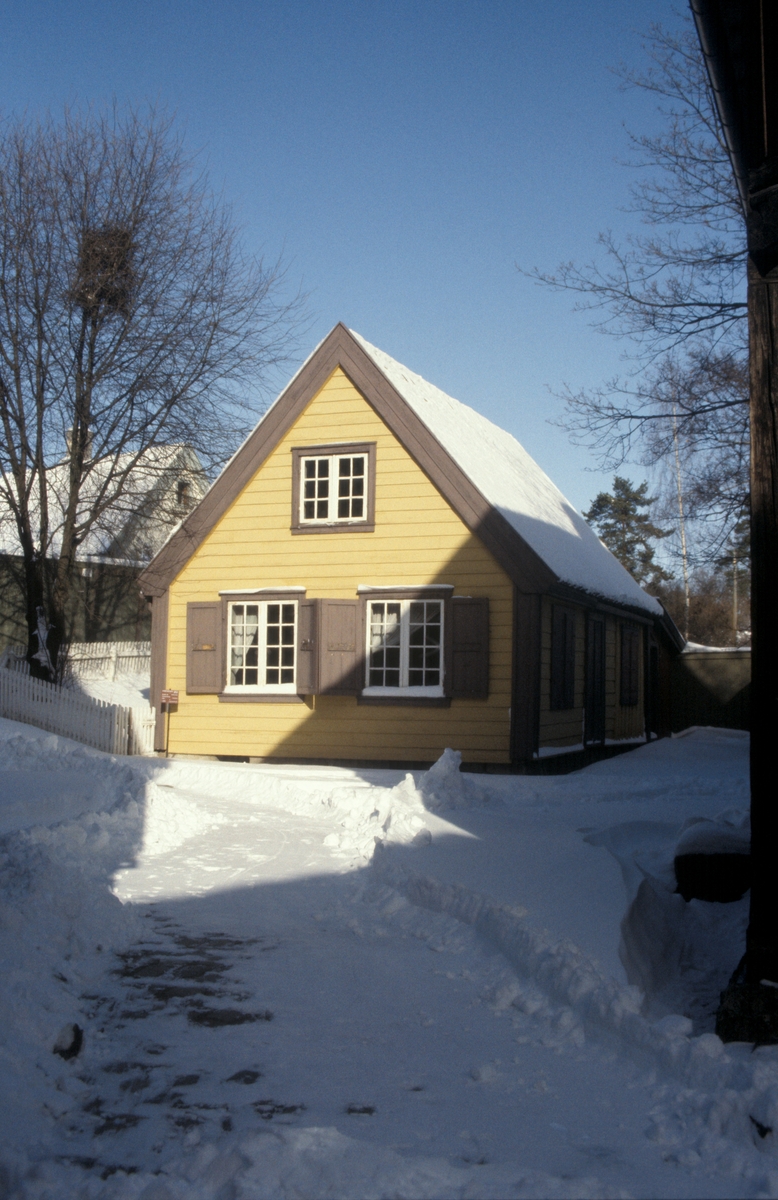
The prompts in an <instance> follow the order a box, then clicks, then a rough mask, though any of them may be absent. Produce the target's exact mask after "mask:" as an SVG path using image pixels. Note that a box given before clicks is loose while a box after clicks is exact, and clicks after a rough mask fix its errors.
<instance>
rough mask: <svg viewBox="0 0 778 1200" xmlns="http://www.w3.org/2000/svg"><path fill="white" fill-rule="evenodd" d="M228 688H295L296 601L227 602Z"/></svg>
mask: <svg viewBox="0 0 778 1200" xmlns="http://www.w3.org/2000/svg"><path fill="white" fill-rule="evenodd" d="M229 629H230V643H229V655H228V666H227V689H226V690H227V691H244V690H246V689H251V690H252V691H257V692H294V690H295V682H296V662H295V647H296V645H297V636H296V635H297V602H296V601H295V600H288V601H278V600H260V601H258V602H257V603H240V604H237V603H236V604H230V606H229Z"/></svg>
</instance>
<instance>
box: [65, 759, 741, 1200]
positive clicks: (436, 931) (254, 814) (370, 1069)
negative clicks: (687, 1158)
mask: <svg viewBox="0 0 778 1200" xmlns="http://www.w3.org/2000/svg"><path fill="white" fill-rule="evenodd" d="M387 782H389V780H387ZM392 782H393V780H392ZM179 794H181V793H179ZM195 798H196V800H197V803H198V804H200V805H202V804H203V803H204V797H203V796H202V795H201V794H200V795H196V797H195ZM210 813H211V815H212V817H213V818H214V824H213V825H212V827H211V828H210V829H209V830H208V831H206V832H203V833H201V834H199V835H198V836H195V837H192V838H190V839H188V840H187V841H186V842H184V844H182V845H180V846H178V847H176V848H175V849H173V850H171V851H170V852H169V853H167V854H156V855H152V856H150V857H147V858H146V859H145V861H144V859H143V858H141V861H140V862H139V864H138V865H137V866H136V867H134V868H132V869H129V870H126V871H123V872H122V873H121V874H120V875H119V876H118V878H117V880H116V890H117V893H118V895H119V896H120V898H122V899H123V900H124V901H134V902H136V903H138V904H139V905H142V906H143V910H144V912H145V915H146V916H147V918H148V929H149V934H148V938H147V939H144V943H143V944H142V945H139V946H138V947H137V948H136V954H137V957H136V958H133V959H131V960H129V965H130V968H133V967H135V968H139V970H140V972H141V973H140V975H135V976H133V975H131V976H130V978H120V979H118V980H117V981H116V984H115V987H114V988H110V989H107V991H106V994H105V996H104V997H101V998H100V999H99V1000H98V1001H96V1003H95V1015H96V1017H99V1018H100V1019H101V1020H102V1021H103V1035H104V1036H103V1037H102V1038H101V1039H99V1043H98V1045H97V1046H96V1047H93V1048H92V1049H91V1051H90V1053H89V1056H88V1067H89V1070H90V1073H91V1074H92V1075H93V1076H94V1079H95V1083H94V1085H93V1086H92V1092H93V1093H94V1094H93V1095H92V1094H91V1093H90V1100H89V1101H88V1102H87V1107H89V1105H90V1104H91V1106H92V1108H93V1110H94V1111H93V1114H92V1117H91V1118H90V1117H89V1116H87V1117H85V1118H82V1128H83V1130H84V1134H85V1135H89V1136H91V1143H92V1153H93V1154H94V1153H95V1152H96V1153H97V1157H98V1162H97V1164H96V1166H95V1168H93V1169H94V1170H98V1169H103V1170H104V1169H105V1167H106V1166H120V1167H123V1168H125V1169H131V1168H135V1169H136V1170H138V1169H139V1174H140V1177H141V1178H144V1177H145V1176H146V1173H147V1172H149V1171H151V1170H161V1171H162V1175H161V1176H160V1177H159V1178H160V1179H165V1178H166V1176H167V1177H168V1185H169V1186H172V1181H173V1179H174V1178H176V1177H177V1176H178V1175H179V1173H180V1170H181V1168H180V1164H179V1163H178V1162H177V1160H178V1158H179V1157H180V1155H181V1154H182V1152H183V1154H184V1157H185V1158H189V1159H191V1161H192V1164H193V1165H194V1162H195V1161H196V1155H197V1153H198V1151H197V1147H198V1145H202V1144H207V1143H213V1144H214V1145H215V1146H216V1147H217V1148H218V1150H219V1152H220V1154H219V1157H220V1159H221V1158H223V1157H224V1155H228V1154H229V1153H230V1152H231V1150H232V1149H234V1148H236V1147H238V1148H239V1147H240V1146H241V1145H243V1144H244V1140H245V1138H246V1137H247V1136H248V1135H250V1134H251V1132H252V1131H257V1130H262V1131H264V1133H265V1136H267V1135H268V1133H269V1131H270V1130H283V1131H287V1132H288V1133H289V1134H290V1136H291V1131H297V1133H296V1135H295V1136H297V1134H300V1135H301V1131H304V1130H310V1129H312V1128H313V1129H318V1130H325V1131H327V1136H328V1137H330V1138H331V1137H332V1136H334V1131H337V1133H339V1134H340V1135H344V1136H345V1137H347V1138H349V1139H353V1140H355V1142H356V1143H357V1149H358V1148H359V1146H361V1147H362V1149H361V1151H360V1154H359V1156H361V1158H362V1159H365V1160H366V1161H368V1162H370V1161H372V1158H373V1156H374V1154H375V1153H377V1152H378V1150H379V1148H383V1149H389V1150H391V1151H394V1152H396V1153H397V1154H399V1155H400V1156H401V1157H403V1158H408V1159H411V1160H412V1161H413V1162H416V1163H417V1165H418V1166H421V1162H420V1161H419V1156H423V1159H424V1161H425V1162H426V1160H428V1159H434V1160H442V1164H441V1162H440V1161H439V1162H438V1165H437V1166H434V1167H433V1164H431V1163H428V1164H427V1166H426V1168H425V1169H426V1170H427V1172H428V1173H430V1176H431V1177H430V1179H428V1181H427V1184H426V1188H427V1189H431V1190H425V1191H424V1192H423V1194H424V1195H441V1196H442V1195H453V1194H459V1189H460V1188H461V1189H462V1192H461V1194H463V1195H470V1196H489V1195H493V1194H496V1193H499V1194H505V1195H513V1194H515V1195H525V1194H527V1195H535V1194H537V1195H546V1194H549V1195H550V1194H560V1195H568V1194H569V1195H571V1196H578V1195H581V1196H583V1195H613V1196H615V1195H622V1194H628V1195H633V1196H640V1195H647V1194H651V1195H655V1196H695V1195H699V1193H700V1175H699V1173H695V1174H692V1173H690V1172H688V1171H687V1170H685V1169H684V1168H683V1167H681V1166H680V1165H679V1164H678V1163H671V1164H668V1163H666V1162H664V1161H663V1159H662V1157H661V1154H660V1152H659V1149H658V1148H657V1147H656V1146H655V1145H654V1144H652V1143H651V1142H650V1141H648V1140H647V1139H646V1136H645V1131H646V1127H647V1126H648V1124H649V1113H650V1110H651V1108H652V1107H653V1105H654V1103H655V1095H654V1089H653V1087H652V1086H651V1081H650V1080H647V1079H646V1078H645V1072H643V1073H641V1069H640V1067H639V1066H637V1065H635V1064H632V1063H630V1062H629V1060H624V1059H618V1058H617V1057H616V1056H615V1055H613V1054H612V1053H609V1052H608V1051H607V1049H604V1048H603V1047H602V1046H598V1045H587V1044H586V1043H585V1041H584V1038H583V1034H582V1031H581V1029H580V1026H579V1025H578V1024H577V1023H576V1022H574V1021H573V1020H571V1017H570V1014H569V1011H567V1012H566V1011H565V1010H564V1009H563V1008H559V1007H555V1006H554V1005H552V1004H549V1003H548V1001H546V1000H544V998H543V996H542V994H541V993H536V994H534V993H533V991H532V989H531V988H530V989H529V990H528V991H527V994H526V1003H525V1004H524V1008H525V1011H524V1012H521V1011H519V1010H517V1009H516V1008H514V1007H510V1000H511V999H512V998H513V999H515V989H514V990H513V991H512V990H511V983H510V975H511V973H510V972H509V971H507V970H506V966H505V962H504V961H503V959H502V958H501V956H499V955H497V954H495V953H494V952H490V951H489V949H488V948H486V947H484V946H482V945H480V944H479V942H478V940H477V937H476V935H475V934H474V933H473V932H472V931H471V930H469V929H468V928H467V927H463V926H462V925H460V924H459V923H458V922H456V921H454V920H452V919H451V918H450V917H447V916H444V915H438V916H435V915H433V914H431V913H428V912H424V911H422V910H419V909H417V908H414V907H413V906H412V905H409V904H408V903H407V902H406V901H404V900H403V899H402V898H401V897H400V896H398V894H397V893H396V892H394V891H392V890H391V889H387V888H383V887H381V886H380V884H377V883H376V882H375V880H374V879H373V878H372V872H371V871H370V870H369V869H361V870H359V869H358V870H353V869H352V870H349V869H345V870H344V864H343V861H342V860H341V859H339V858H337V857H334V856H333V853H332V852H331V851H330V850H329V849H328V848H327V847H326V846H325V845H324V840H325V838H327V837H328V836H329V835H330V834H331V832H332V821H331V819H330V818H328V817H324V818H322V819H313V818H311V817H304V816H302V815H300V814H292V813H289V812H287V811H284V810H278V809H272V808H265V809H263V808H261V807H256V806H255V805H252V804H251V803H249V802H247V801H245V800H242V799H241V797H240V795H239V794H237V793H236V795H235V797H234V799H233V801H227V800H225V799H223V798H222V799H220V800H213V801H212V802H211V804H210ZM155 897H160V898H159V899H157V900H156V902H155V903H153V904H149V903H148V901H149V900H151V899H152V898H155ZM162 897H164V898H162ZM213 935H221V937H222V939H223V938H224V937H225V936H226V938H227V939H233V940H234V944H232V945H230V944H229V942H224V941H223V940H222V941H219V940H218V938H217V940H216V941H213V942H210V943H209V941H208V939H209V938H212V937H213ZM209 945H210V946H211V949H210V950H209V948H208V947H209ZM187 946H189V947H190V949H189V950H187ZM198 948H199V949H198ZM209 953H210V954H212V955H213V956H214V957H215V958H216V959H217V960H218V961H219V962H220V963H222V964H224V966H223V968H215V977H214V978H213V979H212V980H211V981H210V983H207V981H206V983H207V986H208V988H210V989H211V992H212V994H210V995H209V994H206V995H202V994H200V995H196V994H191V995H190V996H181V997H176V996H171V997H170V998H168V999H161V998H160V997H161V995H162V993H161V992H160V990H159V989H160V988H164V986H165V985H168V986H172V988H173V989H174V990H175V988H176V987H178V988H181V987H182V985H183V986H184V987H186V986H192V980H191V978H189V980H188V984H187V976H186V963H187V962H189V961H192V960H193V959H196V958H197V956H198V955H200V956H201V957H202V956H203V955H206V956H207V955H208V954H209ZM144 955H145V958H144ZM187 956H188V957H187ZM144 962H146V963H148V962H151V963H152V965H153V964H154V962H156V963H157V964H159V963H160V962H161V963H162V965H165V964H167V967H168V969H167V970H166V972H165V973H164V974H163V975H160V974H155V975H152V976H149V975H147V974H144V973H143V971H144V967H143V964H144ZM181 964H183V966H182V965H181ZM155 969H156V968H155ZM182 971H183V975H182V974H181V972H182ZM195 983H197V981H195ZM149 986H151V987H152V988H156V989H157V991H156V995H155V994H154V993H153V992H150V991H149ZM192 1002H194V1003H196V1004H197V1003H202V1004H204V1006H205V1008H206V1009H213V1010H214V1011H217V1012H218V1011H221V1010H224V1009H226V1010H229V1009H233V1010H235V1011H239V1012H244V1013H246V1014H256V1013H259V1014H264V1013H266V1012H272V1014H273V1019H272V1020H271V1021H265V1020H262V1019H259V1020H256V1021H252V1022H250V1023H246V1024H241V1025H235V1026H226V1027H219V1026H217V1027H216V1028H209V1027H207V1026H199V1025H196V1024H194V1023H193V1022H192V1020H191V1017H189V1016H188V1014H190V1013H193V1014H194V1015H195V1016H196V1015H197V1011H198V1010H197V1009H192V1008H188V1007H187V1006H188V1005H189V1004H190V1003H192ZM533 1010H534V1013H533ZM200 1011H202V1009H201V1010H200ZM146 1013H147V1014H148V1015H141V1014H146ZM531 1014H533V1015H531ZM216 1019H218V1018H216ZM122 1064H131V1065H130V1066H127V1067H126V1068H125V1067H123V1066H122ZM241 1072H244V1073H245V1072H249V1073H251V1074H253V1073H258V1077H257V1078H255V1079H253V1080H251V1081H250V1082H247V1083H241V1082H238V1081H237V1080H235V1079H233V1081H231V1082H230V1081H229V1080H230V1077H233V1076H236V1075H238V1076H240V1073H241ZM195 1076H197V1078H196V1079H195V1078H194V1077H195ZM242 1078H244V1079H251V1075H246V1074H244V1075H243V1076H242ZM177 1080H178V1081H179V1083H178V1085H177V1083H176V1081H177ZM181 1080H184V1081H185V1082H184V1083H181V1082H180V1081H181ZM136 1089H137V1090H136ZM349 1108H353V1109H357V1110H360V1109H361V1110H365V1111H363V1112H352V1113H349V1111H348V1110H349ZM295 1109H296V1110H297V1111H294V1110H295ZM285 1110H288V1111H285ZM367 1110H374V1111H372V1112H368V1111H367ZM122 1114H125V1116H122ZM126 1114H130V1115H129V1117H127V1115H126ZM112 1117H115V1118H116V1120H115V1121H114V1122H113V1125H114V1126H115V1128H114V1127H112V1123H111V1118H112ZM136 1117H137V1118H140V1119H139V1121H138V1123H137V1124H134V1125H133V1124H132V1121H133V1120H134V1119H135V1118H136ZM123 1126H127V1127H125V1128H123ZM94 1129H98V1130H102V1132H101V1133H99V1134H98V1135H97V1137H95V1136H94V1132H93V1131H94ZM366 1144H369V1145H372V1147H373V1148H374V1149H373V1151H370V1150H369V1145H366ZM241 1153H244V1154H245V1146H244V1149H243V1151H242V1152H241ZM351 1153H352V1155H353V1154H354V1147H352V1149H351ZM171 1160H172V1161H171ZM443 1164H445V1165H446V1169H445V1170H443ZM374 1167H375V1164H373V1166H372V1167H371V1170H373V1169H374ZM246 1170H248V1168H247V1167H244V1168H243V1170H236V1172H235V1181H236V1183H237V1181H238V1180H239V1179H241V1178H242V1177H243V1174H244V1173H245V1171H246ZM441 1171H443V1173H442V1174H441ZM495 1172H496V1173H495ZM506 1172H507V1174H506ZM528 1172H529V1173H532V1172H540V1173H542V1175H541V1177H539V1178H538V1179H536V1180H535V1182H534V1183H533V1182H532V1179H533V1177H532V1175H531V1174H530V1175H529V1176H528V1175H527V1173H528ZM113 1178H114V1180H115V1182H114V1184H113V1186H112V1193H113V1189H114V1188H115V1189H117V1191H116V1194H121V1195H125V1194H126V1195H135V1194H140V1192H139V1191H138V1190H137V1189H138V1184H139V1182H140V1180H139V1179H138V1177H137V1176H135V1177H134V1176H130V1177H128V1178H127V1179H126V1180H125V1181H124V1182H121V1183H120V1177H117V1176H114V1177H113ZM136 1180H137V1183H136ZM511 1180H513V1181H514V1186H513V1187H512V1186H511ZM522 1181H523V1182H522ZM245 1182H246V1186H247V1187H248V1177H247V1178H246V1181H245ZM340 1186H341V1187H344V1186H345V1182H344V1181H343V1180H341V1183H340ZM361 1186H363V1187H364V1186H365V1184H362V1185H361ZM410 1186H411V1189H412V1190H411V1191H409V1192H405V1191H399V1192H398V1193H397V1194H399V1195H415V1194H422V1193H421V1192H419V1193H417V1192H416V1191H415V1190H413V1189H415V1188H418V1187H419V1186H421V1185H420V1182H419V1180H418V1179H417V1180H416V1182H415V1183H414V1184H412V1185H410ZM527 1187H529V1188H531V1189H532V1188H534V1189H536V1190H526V1189H527ZM506 1189H509V1190H506ZM559 1189H561V1190H559ZM704 1190H705V1192H706V1194H708V1195H710V1196H715V1195H720V1196H725V1195H733V1194H734V1193H733V1192H732V1190H731V1181H724V1180H713V1179H706V1181H705V1188H704ZM171 1194H176V1195H177V1194H178V1192H177V1191H176V1192H175V1193H171ZM204 1194H205V1195H209V1196H210V1195H211V1194H212V1193H211V1192H210V1191H207V1190H206V1192H204ZM213 1194H215V1193H213ZM239 1194H244V1193H242V1192H240V1193H239ZM245 1194H246V1195H254V1194H255V1193H254V1192H253V1191H251V1190H247V1191H246V1192H245ZM256 1194H259V1193H256ZM262 1194H264V1193H262ZM269 1194H273V1193H272V1192H271V1193H269ZM277 1194H286V1193H285V1192H281V1193H277ZM290 1194H292V1193H290ZM302 1194H305V1195H311V1196H316V1195H318V1194H320V1193H318V1192H317V1190H316V1188H315V1187H314V1190H313V1191H311V1192H303V1193H302ZM326 1194H330V1193H329V1192H327V1193H326ZM332 1194H337V1186H336V1187H335V1190H334V1191H333V1193H332ZM360 1194H363V1193H362V1192H361V1191H360V1185H359V1184H357V1185H356V1191H355V1192H354V1195H357V1196H358V1195H360ZM364 1194H365V1195H367V1194H373V1193H372V1192H364ZM376 1194H385V1193H383V1192H379V1193H376Z"/></svg>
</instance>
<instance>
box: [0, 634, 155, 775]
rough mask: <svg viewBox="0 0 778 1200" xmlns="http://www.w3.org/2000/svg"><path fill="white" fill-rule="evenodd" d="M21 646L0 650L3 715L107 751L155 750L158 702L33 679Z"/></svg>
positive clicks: (0, 707)
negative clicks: (109, 699)
mask: <svg viewBox="0 0 778 1200" xmlns="http://www.w3.org/2000/svg"><path fill="white" fill-rule="evenodd" d="M120 644H121V643H120ZM18 649H19V648H18V647H9V648H7V649H6V650H5V651H4V652H3V653H2V655H0V716H2V717H7V718H8V719H9V720H12V721H25V722H26V723H27V724H28V725H37V726H38V728H39V729H46V730H48V732H49V733H58V734H61V735H62V736H63V737H70V738H74V739H75V740H76V741H77V742H83V743H84V744H85V745H87V746H93V747H94V748H95V750H105V751H106V753H108V754H152V753H153V751H154V723H155V713H154V709H153V708H147V709H142V708H124V707H123V706H122V705H120V704H108V703H106V701H105V700H94V699H92V697H91V696H84V695H80V694H79V693H78V692H75V691H73V690H72V689H71V688H64V687H59V686H58V685H57V684H54V683H46V682H44V680H42V679H33V678H32V677H31V676H30V675H29V674H25V673H24V671H23V669H20V668H21V664H20V662H19V657H18V653H17V652H18ZM24 665H25V666H26V665H27V664H26V663H25V664H24Z"/></svg>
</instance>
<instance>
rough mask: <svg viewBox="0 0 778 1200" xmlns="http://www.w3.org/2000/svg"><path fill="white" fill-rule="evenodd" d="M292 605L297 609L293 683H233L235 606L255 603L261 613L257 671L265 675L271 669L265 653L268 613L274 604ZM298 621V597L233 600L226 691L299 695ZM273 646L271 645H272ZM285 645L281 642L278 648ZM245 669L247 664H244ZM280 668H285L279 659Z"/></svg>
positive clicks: (228, 629) (259, 618) (228, 625)
mask: <svg viewBox="0 0 778 1200" xmlns="http://www.w3.org/2000/svg"><path fill="white" fill-rule="evenodd" d="M276 604H277V605H279V606H285V605H292V606H293V608H294V634H293V641H292V649H293V652H294V653H293V660H294V662H293V667H292V670H293V675H294V678H293V680H292V682H291V683H259V682H258V683H256V684H254V683H249V684H247V683H230V678H231V675H232V662H231V659H232V614H233V610H234V609H235V608H238V607H240V608H244V609H245V608H250V607H254V606H256V607H257V608H258V610H259V612H258V638H257V673H258V675H263V674H264V673H265V671H266V670H267V669H268V666H267V661H266V656H267V650H268V644H267V612H268V608H270V607H271V606H272V605H276ZM281 615H283V614H281ZM297 621H298V607H297V600H296V599H293V598H292V597H289V598H288V599H287V598H280V597H279V598H275V597H273V598H272V599H269V600H259V599H256V600H255V599H247V600H233V601H230V602H229V604H228V605H227V655H226V657H227V680H226V683H225V687H224V692H225V694H230V695H237V696H249V695H264V696H273V695H290V694H291V695H296V694H297ZM271 648H272V647H271ZM282 648H283V647H282V646H281V645H280V644H279V650H280V649H282ZM244 669H245V667H244ZM278 669H279V671H280V670H281V669H282V668H281V664H280V662H279V668H278Z"/></svg>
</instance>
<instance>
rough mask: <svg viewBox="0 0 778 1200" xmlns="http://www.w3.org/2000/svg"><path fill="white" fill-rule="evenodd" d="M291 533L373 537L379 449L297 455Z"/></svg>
mask: <svg viewBox="0 0 778 1200" xmlns="http://www.w3.org/2000/svg"><path fill="white" fill-rule="evenodd" d="M292 470H293V477H292V478H293V482H292V532H293V533H337V532H341V531H344V530H348V529H353V530H362V531H363V532H365V531H366V532H372V530H373V528H374V521H375V516H374V510H375V502H374V501H375V443H374V442H369V443H365V442H359V443H349V444H344V445H334V446H332V445H330V446H309V447H300V448H295V449H294V450H293V451H292Z"/></svg>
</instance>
